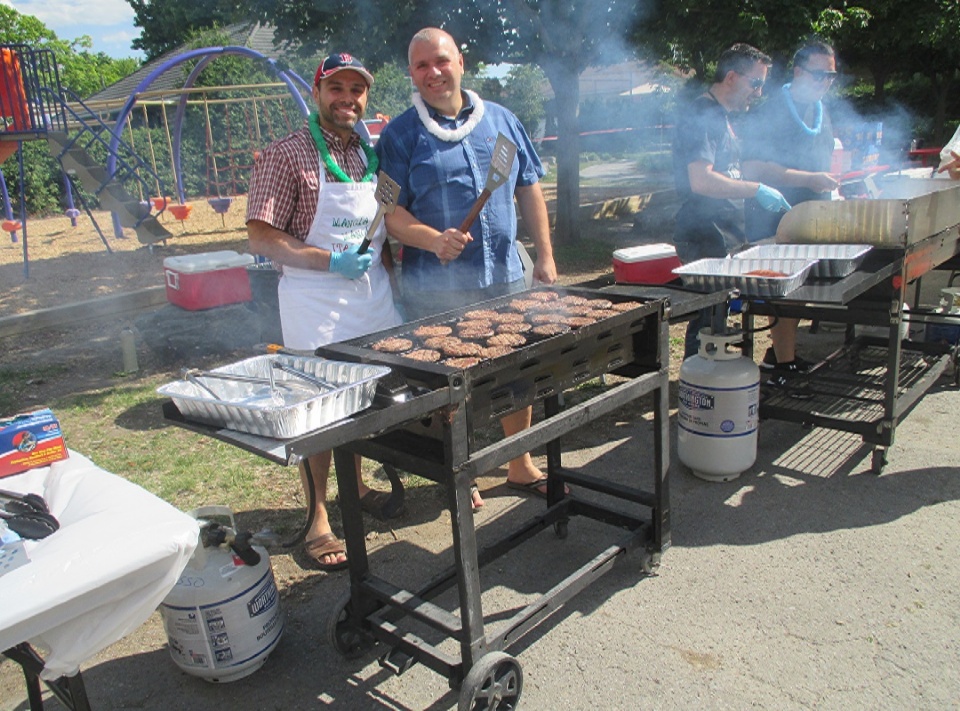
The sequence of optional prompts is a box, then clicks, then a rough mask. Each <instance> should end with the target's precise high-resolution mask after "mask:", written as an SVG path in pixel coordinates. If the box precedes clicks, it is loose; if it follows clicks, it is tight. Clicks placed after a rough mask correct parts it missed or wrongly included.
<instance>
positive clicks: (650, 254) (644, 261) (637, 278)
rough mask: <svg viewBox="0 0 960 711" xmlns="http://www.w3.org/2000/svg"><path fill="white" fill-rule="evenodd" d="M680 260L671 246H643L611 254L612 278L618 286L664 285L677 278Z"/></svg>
mask: <svg viewBox="0 0 960 711" xmlns="http://www.w3.org/2000/svg"><path fill="white" fill-rule="evenodd" d="M679 266H680V258H679V257H677V250H676V249H675V248H674V246H673V245H672V244H645V245H641V246H639V247H627V248H625V249H618V250H616V251H615V252H614V253H613V277H614V279H615V280H616V281H617V283H618V284H666V283H667V282H670V281H673V280H674V279H676V278H677V275H676V274H674V273H673V270H674V269H676V268H677V267H679Z"/></svg>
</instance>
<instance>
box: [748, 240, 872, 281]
mask: <svg viewBox="0 0 960 711" xmlns="http://www.w3.org/2000/svg"><path fill="white" fill-rule="evenodd" d="M871 249H873V247H871V246H870V245H869V244H762V245H758V246H756V247H751V248H750V249H745V250H744V251H742V252H738V253H737V254H735V255H733V256H734V258H736V259H816V260H817V263H816V264H814V265H813V268H812V269H811V270H810V276H812V277H817V278H826V279H830V278H839V277H845V276H847V275H848V274H852V273H853V272H854V271H856V269H857V267H858V266H860V262H862V261H863V258H864V257H865V256H866V254H867V252H869V251H870V250H871Z"/></svg>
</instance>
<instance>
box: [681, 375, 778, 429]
mask: <svg viewBox="0 0 960 711" xmlns="http://www.w3.org/2000/svg"><path fill="white" fill-rule="evenodd" d="M678 399H679V402H680V408H679V410H678V412H677V421H678V424H679V426H680V427H682V428H683V429H684V430H686V431H688V432H693V433H695V434H698V435H703V436H705V437H724V438H726V437H743V436H744V435H749V434H752V433H753V432H755V431H756V429H757V425H758V423H759V421H760V384H759V383H751V384H750V385H744V386H740V387H732V388H719V387H707V386H704V385H692V384H691V383H688V382H686V381H684V380H681V381H680V391H679V395H678Z"/></svg>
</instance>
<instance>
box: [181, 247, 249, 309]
mask: <svg viewBox="0 0 960 711" xmlns="http://www.w3.org/2000/svg"><path fill="white" fill-rule="evenodd" d="M253 261H254V260H253V255H250V254H238V253H237V252H234V251H232V250H222V251H220V252H201V253H199V254H186V255H184V256H182V257H167V258H166V259H164V260H163V272H164V276H165V277H166V282H167V301H169V302H170V303H171V304H175V305H176V306H179V307H181V308H184V309H187V310H188V311H200V310H201V309H211V308H213V307H215V306H224V305H226V304H237V303H241V302H244V301H250V300H251V298H252V295H251V292H250V277H249V276H248V274H247V269H246V267H247V265H249V264H253Z"/></svg>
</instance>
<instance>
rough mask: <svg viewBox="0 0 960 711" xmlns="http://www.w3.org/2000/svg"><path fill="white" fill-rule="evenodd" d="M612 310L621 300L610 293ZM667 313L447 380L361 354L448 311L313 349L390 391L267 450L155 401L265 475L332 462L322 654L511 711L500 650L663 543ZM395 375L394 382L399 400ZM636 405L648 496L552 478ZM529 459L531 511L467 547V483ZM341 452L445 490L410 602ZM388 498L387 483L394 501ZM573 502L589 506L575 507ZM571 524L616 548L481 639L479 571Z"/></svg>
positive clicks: (429, 366) (574, 473) (652, 307)
mask: <svg viewBox="0 0 960 711" xmlns="http://www.w3.org/2000/svg"><path fill="white" fill-rule="evenodd" d="M540 290H541V291H548V290H554V289H552V288H549V287H544V288H541V289H540ZM555 291H557V292H558V293H562V294H564V295H577V294H580V295H582V296H583V297H584V298H591V297H592V298H596V297H597V296H598V294H597V293H596V292H594V291H590V290H577V289H564V290H555ZM509 298H513V297H505V298H502V299H495V300H492V301H489V302H484V303H482V304H477V305H475V306H474V307H472V308H474V309H484V308H486V309H496V308H501V307H503V306H504V304H505V303H506V302H507V301H509ZM610 299H612V300H614V301H616V300H620V301H627V300H626V299H624V298H622V297H618V296H616V295H614V296H612V297H610ZM666 310H667V309H666V301H665V300H664V299H662V298H653V299H637V300H635V301H634V300H631V301H630V302H629V303H628V304H626V305H625V308H624V310H623V311H622V312H621V313H619V314H618V315H616V316H612V317H609V318H606V319H603V320H601V321H598V322H596V323H594V324H592V325H590V326H585V327H583V328H580V329H577V330H574V331H567V332H566V333H562V334H559V335H556V336H553V337H548V338H545V339H543V340H540V341H536V342H533V343H532V344H530V345H527V346H524V347H521V348H519V349H517V350H516V351H514V352H513V353H510V354H508V355H505V356H502V357H497V358H493V359H491V360H487V361H483V362H481V363H480V364H479V365H474V366H468V367H460V368H455V367H450V366H445V365H442V364H439V363H417V362H415V361H412V360H410V359H406V358H402V357H399V356H392V355H389V354H385V353H380V352H378V351H376V350H373V349H372V348H370V344H371V343H373V342H375V341H378V340H380V339H382V338H385V337H391V336H399V335H403V334H408V333H409V332H410V331H411V329H413V328H415V327H416V326H418V325H423V324H431V323H443V322H447V321H450V320H451V319H456V318H458V316H460V314H458V313H456V312H448V313H446V314H441V315H439V316H436V317H432V318H431V319H424V320H423V321H419V322H413V323H411V324H406V325H404V326H401V327H398V328H396V329H390V330H388V331H383V332H379V333H377V334H371V335H369V336H366V337H363V338H361V339H355V340H353V341H348V342H345V343H339V344H333V345H331V346H327V347H322V348H320V349H318V351H317V355H318V356H321V357H324V358H330V359H335V360H347V361H351V362H370V363H378V364H385V365H389V366H390V367H391V368H392V369H393V376H394V377H395V379H394V382H393V383H391V384H390V392H391V393H392V394H391V395H390V396H385V397H383V398H377V399H375V401H374V405H373V407H371V408H370V409H368V410H366V411H363V412H360V413H357V414H355V415H353V416H351V417H348V418H346V419H344V420H340V421H338V422H335V423H332V424H330V425H329V426H327V427H324V428H321V429H319V430H316V431H314V432H310V433H307V434H305V435H303V436H300V437H295V438H292V439H289V440H283V441H280V440H270V439H269V438H262V437H255V436H251V435H245V434H243V433H238V432H233V431H230V430H222V429H220V430H218V429H216V428H215V427H210V426H207V425H201V424H198V423H193V422H189V421H186V420H184V419H183V418H182V416H180V415H179V413H178V412H177V411H176V408H175V407H173V404H172V403H166V404H165V406H164V413H165V416H166V417H167V418H168V419H169V420H171V421H173V422H175V423H177V424H180V425H181V426H184V427H188V428H190V429H194V430H196V431H198V432H202V433H204V434H207V435H209V436H213V437H216V438H218V439H222V440H224V441H227V442H231V443H233V444H236V445H237V446H240V447H243V448H245V449H247V450H249V451H252V452H255V453H257V454H260V455H261V456H264V457H266V458H268V459H271V460H272V461H276V462H278V463H285V464H293V463H297V462H299V461H301V460H302V459H304V458H306V457H308V456H310V455H312V454H314V453H317V452H321V451H325V450H328V449H332V450H333V452H334V461H335V463H336V474H337V482H338V487H339V492H340V503H341V507H342V511H343V526H344V538H345V541H346V547H347V555H348V559H349V575H350V591H349V594H348V595H346V596H345V597H344V598H343V600H342V601H341V602H340V603H339V604H338V605H337V606H336V608H335V609H334V610H333V614H332V615H331V617H330V623H329V625H328V630H327V633H328V638H329V641H330V642H331V643H332V645H333V646H334V648H335V649H336V650H337V651H338V652H339V653H340V654H341V655H343V656H344V657H347V658H353V657H360V656H364V655H366V654H367V653H368V652H370V651H371V650H373V649H374V648H375V647H377V645H382V648H383V651H382V654H381V657H380V663H381V665H382V666H384V667H385V668H387V669H390V670H392V671H393V672H394V673H396V674H402V673H403V672H405V671H406V670H407V669H408V668H409V667H410V666H411V665H412V664H414V663H417V662H419V663H422V664H424V665H426V666H427V667H429V668H430V669H432V670H434V671H436V672H438V673H440V674H442V675H444V676H446V677H447V679H448V680H449V681H450V683H451V685H454V686H459V687H460V688H461V691H460V708H462V709H473V708H477V709H480V708H488V707H490V706H489V705H490V704H491V703H492V702H493V700H494V698H497V699H507V700H509V702H510V703H511V704H514V705H515V702H516V699H518V698H519V695H520V692H521V690H522V679H523V673H522V670H521V667H520V663H519V662H518V661H517V659H515V658H514V657H512V656H510V655H509V654H506V653H505V652H504V650H505V649H506V648H507V647H509V646H510V645H511V644H513V643H514V642H516V641H517V640H518V639H519V638H521V637H522V636H523V635H524V634H526V633H527V632H528V631H530V630H531V629H532V628H533V627H535V626H536V625H537V624H538V623H539V622H541V621H542V620H543V619H545V618H546V617H547V616H549V615H550V614H552V613H553V612H554V611H556V610H557V609H558V608H559V607H561V606H562V605H563V604H564V603H565V602H566V601H567V600H569V599H570V598H571V597H572V596H573V595H575V594H576V593H577V592H579V591H580V590H582V589H584V588H586V587H587V586H588V585H590V584H591V583H592V582H593V581H595V580H596V579H597V578H599V577H600V576H601V575H603V574H604V573H605V572H607V571H608V570H610V569H611V568H612V566H613V565H614V563H616V562H617V561H618V560H621V559H623V558H624V557H625V554H626V553H627V552H630V551H634V552H636V553H638V554H639V565H638V570H640V571H642V572H649V571H651V570H652V568H653V567H654V566H655V565H657V564H658V563H659V559H660V555H661V554H662V552H663V551H664V550H665V549H666V548H667V547H668V546H669V544H670V508H669V497H668V478H667V472H668V468H669V447H668V433H669V410H668V397H667V395H668V384H669V370H668V365H669V363H668V358H669V348H668V345H669V337H668V322H667V319H666ZM606 373H614V374H617V375H620V376H622V377H623V379H624V380H623V382H621V383H619V384H616V385H614V386H612V387H610V388H609V389H605V390H604V391H603V392H601V393H599V394H596V395H593V396H591V397H588V398H587V399H586V400H584V401H582V402H579V403H577V404H575V405H571V406H568V407H565V408H564V407H563V406H562V405H561V399H562V395H563V393H564V391H565V390H569V389H570V388H573V387H575V386H576V385H578V384H580V383H583V382H584V381H586V380H589V379H591V378H594V377H597V376H600V375H604V374H606ZM396 378H399V379H400V381H401V383H400V387H399V388H398V387H397V383H396ZM398 392H400V393H401V394H400V395H398V394H397V393H398ZM647 394H651V395H652V403H653V405H652V410H653V412H652V414H653V432H652V439H653V443H652V445H653V446H652V447H651V450H650V451H651V460H652V462H653V470H654V471H653V477H652V479H653V481H652V487H650V486H644V485H643V484H642V483H641V472H640V471H637V472H635V473H633V474H632V475H631V482H630V484H629V485H624V484H620V483H617V482H613V481H609V480H607V479H605V478H603V477H602V476H598V475H596V474H590V473H587V472H585V471H580V470H574V469H572V468H569V467H563V466H562V463H561V454H562V453H561V443H562V440H563V438H564V436H565V435H568V434H569V433H571V432H573V431H575V430H577V429H580V428H582V427H584V426H585V425H588V424H590V423H591V422H594V421H595V420H596V419H597V418H600V417H603V416H605V415H607V414H609V413H612V412H614V411H615V410H617V409H619V408H622V407H624V406H625V405H628V404H630V403H633V402H634V401H636V400H637V399H638V398H640V397H642V396H644V395H647ZM537 402H542V403H543V408H544V414H545V417H544V419H543V420H542V421H540V422H537V423H535V424H534V425H533V426H531V427H530V428H529V429H527V430H524V431H522V432H519V433H517V434H515V435H513V436H510V437H506V438H503V439H498V440H497V441H495V442H493V443H492V444H486V445H484V444H481V443H480V442H479V441H478V439H477V437H476V434H477V431H478V429H479V428H481V427H483V426H487V425H492V426H498V420H499V418H500V417H502V416H504V415H505V414H508V413H510V412H515V411H518V410H520V409H521V408H524V407H527V406H529V405H532V404H534V403H537ZM539 446H544V447H545V449H546V459H547V473H548V475H549V477H550V479H549V484H548V492H547V502H546V509H545V511H543V512H542V513H541V514H539V515H536V516H534V517H533V518H532V519H531V520H529V521H527V522H526V523H523V524H522V525H520V526H519V527H518V528H517V529H515V530H513V531H511V532H510V533H508V535H506V536H505V537H503V538H501V539H500V540H498V541H496V542H494V543H492V544H489V545H487V546H485V547H483V548H480V547H479V546H478V543H477V534H476V528H475V523H474V515H473V513H472V501H471V494H470V488H471V485H472V482H473V480H474V479H476V478H477V477H478V476H481V475H484V474H485V473H487V472H489V471H491V470H493V469H496V468H497V467H499V466H501V465H503V464H506V463H507V462H508V461H510V460H511V459H514V458H516V457H518V456H520V455H521V454H523V453H524V452H528V451H530V450H533V449H536V448H537V447H539ZM354 454H359V455H362V456H364V457H367V458H369V459H372V460H375V461H378V462H382V463H385V464H390V465H393V466H396V467H399V468H402V469H403V470H405V471H408V472H411V473H414V474H417V475H420V476H422V477H425V478H428V479H430V480H432V481H435V482H437V483H439V484H441V485H442V486H444V487H445V489H446V505H447V508H448V509H449V511H450V517H451V534H452V549H453V557H454V564H453V566H452V567H450V568H448V569H447V570H444V571H442V572H439V573H438V574H436V575H435V577H433V578H432V579H431V580H429V581H427V582H426V583H425V585H423V587H421V588H419V589H417V590H408V589H404V588H402V587H400V586H397V585H395V584H393V583H391V582H389V581H387V580H385V579H383V578H382V577H379V576H377V575H375V574H374V573H373V572H372V571H371V569H370V561H369V559H368V557H367V551H366V536H365V532H364V524H363V517H362V513H361V508H360V497H359V491H358V489H357V483H356V469H355V465H354V456H353V455H354ZM565 484H566V485H569V487H570V489H571V493H570V494H568V495H565V493H564V487H565ZM397 485H398V482H394V487H395V488H396V486H397ZM578 490H583V491H589V492H592V495H591V496H590V497H588V498H587V497H581V496H580V495H579V494H578ZM577 515H580V516H585V517H587V518H591V519H594V520H597V521H600V522H602V523H605V524H609V525H610V526H611V527H613V528H614V529H615V531H616V532H617V536H616V539H615V541H614V542H613V543H612V544H611V545H609V546H608V547H606V548H605V549H603V550H602V551H601V552H600V553H599V554H598V555H597V556H596V557H595V558H593V559H592V560H591V561H589V562H588V563H587V564H586V565H583V566H581V567H580V568H578V569H577V570H575V571H574V572H573V573H571V574H570V575H568V576H567V577H566V578H565V579H564V580H563V581H562V582H560V583H558V584H556V585H554V586H553V587H552V588H551V589H550V590H548V591H546V592H545V593H543V594H542V595H541V596H540V597H539V598H538V599H537V600H535V601H534V602H531V603H529V604H526V605H524V606H523V607H522V608H521V609H519V610H518V611H515V612H514V613H513V614H512V616H511V617H510V618H509V620H507V621H506V622H505V623H502V624H499V625H498V627H497V632H496V633H492V632H490V631H488V630H489V628H488V627H487V626H486V623H487V622H488V621H487V620H485V618H484V614H483V609H482V604H481V585H480V569H481V567H482V566H484V565H486V564H489V563H490V562H491V561H494V560H496V559H497V558H498V557H500V556H502V555H504V554H505V553H507V552H509V551H510V550H512V549H514V548H516V547H517V546H518V545H520V544H521V543H522V542H524V541H527V540H530V539H531V538H532V537H533V536H535V535H536V534H537V533H539V532H541V531H544V530H545V529H548V528H550V527H552V528H553V529H554V532H555V533H556V535H557V536H558V537H560V538H561V539H562V538H566V537H567V535H568V534H569V533H570V529H571V520H572V519H573V518H574V517H575V516H577ZM453 588H455V589H456V593H457V600H458V601H459V604H458V609H457V610H454V611H450V610H447V609H444V608H443V607H441V606H440V605H438V604H436V603H434V602H432V600H434V599H435V598H437V596H439V595H440V594H441V593H442V592H444V591H446V590H450V589H453ZM437 635H439V636H440V637H441V638H442V639H441V641H440V642H437V641H435V638H436V637H437ZM449 639H452V640H455V642H456V643H457V646H458V647H459V650H458V651H459V653H456V652H452V651H451V650H450V649H449V648H448V646H444V644H443V642H444V641H445V640H449ZM510 707H511V708H512V707H513V706H510Z"/></svg>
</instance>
